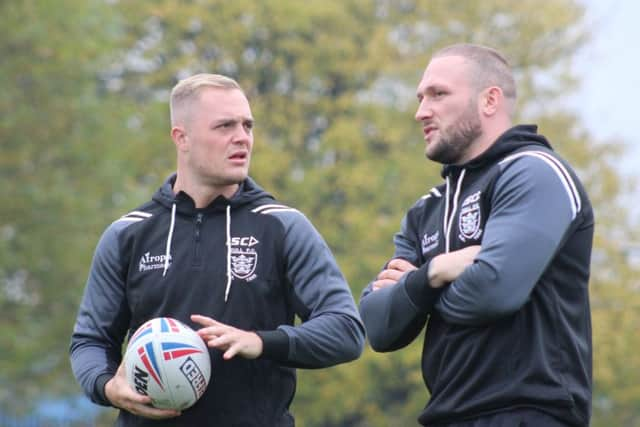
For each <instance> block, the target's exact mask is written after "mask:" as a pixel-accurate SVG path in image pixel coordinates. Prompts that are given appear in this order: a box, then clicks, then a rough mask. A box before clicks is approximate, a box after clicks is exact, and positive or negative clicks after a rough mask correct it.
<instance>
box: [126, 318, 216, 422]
mask: <svg viewBox="0 0 640 427" xmlns="http://www.w3.org/2000/svg"><path fill="white" fill-rule="evenodd" d="M124 361H125V368H126V374H127V380H128V382H129V385H131V387H132V388H133V389H134V390H135V391H137V392H138V393H140V394H144V395H147V396H149V397H150V398H151V403H152V405H153V406H154V407H156V408H162V409H177V410H183V409H186V408H188V407H190V406H192V405H193V404H194V403H196V402H197V401H198V399H199V398H200V397H201V396H202V395H203V394H204V391H205V390H206V388H207V386H208V385H209V379H210V378H211V359H210V357H209V349H208V348H207V346H206V344H205V342H204V341H203V340H202V338H200V336H199V335H198V334H197V333H196V332H195V331H194V330H193V329H191V328H190V327H189V326H187V325H185V324H184V323H181V322H179V321H178V320H176V319H172V318H170V317H157V318H155V319H151V320H149V321H147V322H146V323H144V324H143V325H142V326H140V327H139V328H138V330H136V332H135V333H134V334H133V335H132V336H131V338H130V340H129V344H128V345H127V351H126V353H125V355H124Z"/></svg>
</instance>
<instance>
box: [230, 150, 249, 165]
mask: <svg viewBox="0 0 640 427" xmlns="http://www.w3.org/2000/svg"><path fill="white" fill-rule="evenodd" d="M248 158H249V152H248V151H244V150H243V151H236V152H235V153H232V154H231V155H230V156H229V160H231V161H232V162H244V161H246V160H247V159H248Z"/></svg>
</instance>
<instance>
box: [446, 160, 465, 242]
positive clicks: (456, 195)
mask: <svg viewBox="0 0 640 427" xmlns="http://www.w3.org/2000/svg"><path fill="white" fill-rule="evenodd" d="M465 172H467V170H466V169H462V172H461V173H460V177H459V178H458V183H457V185H456V192H455V193H454V195H453V207H452V208H451V214H449V177H447V193H446V197H447V201H446V203H445V208H444V232H445V234H444V240H445V245H446V248H445V253H448V252H449V247H450V242H451V236H450V234H451V223H453V217H454V216H455V214H456V210H457V209H458V199H459V198H460V190H461V188H462V181H463V180H464V174H465Z"/></svg>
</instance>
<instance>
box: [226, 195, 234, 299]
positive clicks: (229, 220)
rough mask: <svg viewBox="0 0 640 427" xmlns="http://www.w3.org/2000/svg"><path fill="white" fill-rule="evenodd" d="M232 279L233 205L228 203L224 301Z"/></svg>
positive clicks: (227, 295) (227, 296)
mask: <svg viewBox="0 0 640 427" xmlns="http://www.w3.org/2000/svg"><path fill="white" fill-rule="evenodd" d="M231 279H232V277H231V205H227V288H226V289H225V291H224V302H227V299H228V298H229V291H230V290H231Z"/></svg>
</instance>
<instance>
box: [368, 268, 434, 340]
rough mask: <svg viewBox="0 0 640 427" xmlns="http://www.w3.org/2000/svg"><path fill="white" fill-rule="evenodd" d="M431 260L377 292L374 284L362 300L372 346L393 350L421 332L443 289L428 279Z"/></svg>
mask: <svg viewBox="0 0 640 427" xmlns="http://www.w3.org/2000/svg"><path fill="white" fill-rule="evenodd" d="M427 270H428V264H425V265H423V266H422V267H421V268H419V269H417V270H414V271H412V272H409V273H407V274H406V275H405V276H403V278H402V279H401V280H400V281H399V282H398V283H397V284H396V285H394V286H389V287H386V288H383V289H379V290H377V291H375V292H373V291H371V290H370V287H369V288H368V289H366V290H365V292H364V293H363V296H362V298H361V300H360V315H361V316H362V321H363V322H364V325H365V329H366V331H367V336H368V338H369V343H370V344H371V347H372V348H373V349H374V350H376V351H393V350H397V349H399V348H402V347H404V346H406V345H408V344H409V343H411V342H412V341H413V340H414V339H415V337H416V336H417V335H418V334H419V333H420V331H421V330H422V328H423V327H424V324H425V322H426V319H427V317H428V315H429V312H430V311H431V309H432V308H433V304H434V302H435V301H436V299H437V297H438V294H439V292H440V291H439V290H437V289H433V288H431V287H429V285H428V283H427V274H426V272H427Z"/></svg>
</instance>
